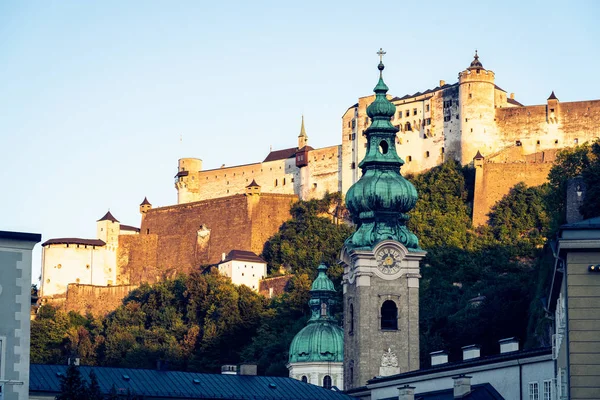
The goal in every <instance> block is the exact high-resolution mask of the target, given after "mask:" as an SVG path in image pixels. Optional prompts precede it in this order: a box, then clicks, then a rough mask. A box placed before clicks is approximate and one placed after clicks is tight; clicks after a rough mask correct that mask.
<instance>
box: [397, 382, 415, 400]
mask: <svg viewBox="0 0 600 400" xmlns="http://www.w3.org/2000/svg"><path fill="white" fill-rule="evenodd" d="M398 390H399V393H398V400H415V387H414V386H410V385H404V386H400V387H399V388H398Z"/></svg>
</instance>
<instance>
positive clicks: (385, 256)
mask: <svg viewBox="0 0 600 400" xmlns="http://www.w3.org/2000/svg"><path fill="white" fill-rule="evenodd" d="M375 260H376V261H377V268H379V270H380V271H381V272H383V273H384V274H388V275H391V274H395V273H396V272H398V271H400V262H401V260H402V255H401V254H400V252H399V251H398V250H396V249H392V248H383V249H380V250H379V251H378V252H377V254H375Z"/></svg>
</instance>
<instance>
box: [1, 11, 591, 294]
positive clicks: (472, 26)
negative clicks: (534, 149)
mask: <svg viewBox="0 0 600 400" xmlns="http://www.w3.org/2000/svg"><path fill="white" fill-rule="evenodd" d="M599 15H600V2H596V1H570V2H565V1H560V2H558V1H502V2H500V1H483V0H479V1H466V2H456V1H454V2H452V1H443V2H441V1H440V2H437V1H414V2H405V1H398V0H395V1H378V2H368V1H362V2H357V1H344V2H341V1H324V0H321V1H303V2H294V3H293V4H292V3H291V2H285V1H281V0H279V1H254V2H250V1H239V2H238V1H220V2H216V1H211V2H208V1H181V0H179V1H133V0H130V1H108V0H103V1H97V2H88V1H80V0H72V1H69V0H56V1H33V0H32V1H23V0H1V1H0V82H1V83H0V182H2V188H1V189H0V193H2V195H1V196H0V230H15V231H25V232H36V233H41V234H42V236H43V237H42V240H43V241H45V240H47V239H50V238H57V237H82V238H95V233H96V231H95V230H96V225H95V221H96V220H97V219H98V218H100V217H101V216H102V215H103V214H104V213H105V212H106V211H107V209H110V210H111V212H112V213H113V214H114V215H115V217H116V218H117V219H119V220H120V221H121V222H122V223H125V224H128V225H135V226H139V224H140V215H139V212H138V206H139V203H140V202H141V201H142V199H143V198H144V196H148V199H149V200H150V202H151V203H152V204H153V205H154V206H166V205H172V204H175V203H176V191H175V188H174V185H173V182H174V181H173V176H174V175H175V173H176V170H177V159H178V158H180V157H195V158H201V159H202V160H203V162H204V168H205V169H211V168H218V167H220V166H221V165H222V164H225V165H227V166H231V165H237V164H245V163H251V162H258V161H262V160H263V159H264V157H265V156H266V155H267V153H268V151H269V147H270V146H271V145H272V146H273V148H274V149H280V148H287V147H294V146H295V145H296V143H297V142H296V138H297V136H298V133H299V129H300V119H301V115H302V114H304V116H305V120H306V130H307V133H308V136H309V143H310V144H311V145H312V146H313V147H322V146H329V145H335V144H339V143H340V142H341V116H342V114H343V113H344V112H345V110H346V109H347V108H348V107H349V106H351V105H352V104H354V103H355V102H356V101H357V99H358V97H361V96H365V95H369V94H370V93H371V92H372V89H373V87H374V86H375V84H376V81H377V74H378V71H377V68H376V67H377V63H378V58H377V55H376V54H375V53H376V52H377V50H378V49H379V48H380V47H383V48H384V50H385V51H387V55H386V56H385V58H384V63H385V65H386V70H385V72H384V77H385V80H386V83H387V85H388V86H389V87H390V94H392V95H398V96H402V95H404V94H407V93H414V92H417V91H424V90H426V89H429V88H433V87H435V86H437V85H438V82H439V80H440V79H443V80H445V81H446V82H447V83H454V82H456V80H457V74H458V72H459V71H461V70H463V69H464V68H466V67H467V66H468V65H469V63H470V62H471V60H472V58H473V53H474V50H475V49H478V50H479V55H480V60H481V61H482V63H483V65H484V67H485V68H487V69H491V70H493V71H494V72H495V73H496V84H497V85H498V86H500V87H502V88H503V89H504V90H506V91H507V92H515V96H516V99H517V100H518V101H520V102H521V103H523V104H526V105H529V104H543V103H545V101H546V98H547V97H548V95H549V94H550V92H551V91H552V90H554V91H555V93H556V95H557V97H558V98H559V99H560V101H577V100H590V99H600V80H599V78H598V66H599V65H600V51H599V50H600V44H599V39H600V28H599V26H600V24H598V22H597V18H598V16H599ZM181 138H183V140H181ZM40 263H41V251H40V246H39V245H38V246H37V247H36V252H35V253H34V265H33V280H34V282H35V281H37V278H38V276H39V274H40Z"/></svg>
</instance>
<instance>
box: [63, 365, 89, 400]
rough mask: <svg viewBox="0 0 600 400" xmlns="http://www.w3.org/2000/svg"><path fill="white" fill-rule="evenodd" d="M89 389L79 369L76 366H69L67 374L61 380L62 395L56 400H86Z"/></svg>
mask: <svg viewBox="0 0 600 400" xmlns="http://www.w3.org/2000/svg"><path fill="white" fill-rule="evenodd" d="M87 398H88V397H87V388H86V384H85V382H84V381H83V380H82V379H81V374H80V373H79V368H78V367H77V366H75V365H74V364H71V365H69V367H68V368H67V373H66V374H65V375H64V376H61V378H60V393H59V394H58V395H57V396H56V400H86V399H87Z"/></svg>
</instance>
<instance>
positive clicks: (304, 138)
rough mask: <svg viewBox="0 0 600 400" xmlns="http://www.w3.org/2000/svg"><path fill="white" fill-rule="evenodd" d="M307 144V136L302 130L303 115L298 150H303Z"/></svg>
mask: <svg viewBox="0 0 600 400" xmlns="http://www.w3.org/2000/svg"><path fill="white" fill-rule="evenodd" d="M307 144H308V135H307V134H306V129H304V115H303V116H302V125H301V126H300V134H299V135H298V149H301V148H303V147H304V146H306V145H307Z"/></svg>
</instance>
